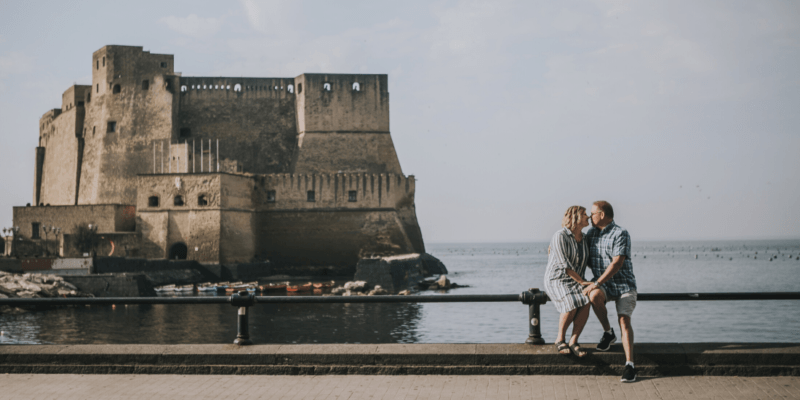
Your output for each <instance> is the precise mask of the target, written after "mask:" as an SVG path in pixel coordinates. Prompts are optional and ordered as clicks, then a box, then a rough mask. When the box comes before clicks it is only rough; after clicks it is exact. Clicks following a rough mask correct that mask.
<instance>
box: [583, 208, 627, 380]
mask: <svg viewBox="0 0 800 400" xmlns="http://www.w3.org/2000/svg"><path fill="white" fill-rule="evenodd" d="M591 221H592V227H591V228H589V230H588V232H586V234H585V235H584V240H586V241H587V242H586V244H587V245H588V246H589V267H590V268H591V269H592V274H593V275H594V278H592V282H586V283H585V284H584V285H585V287H584V289H583V293H584V294H585V295H587V296H588V297H589V300H590V301H591V303H592V309H593V310H594V313H595V315H597V319H599V320H600V324H601V325H603V331H604V333H603V337H602V339H601V340H600V343H599V344H598V345H597V350H599V351H608V350H609V349H610V348H611V345H612V344H614V342H616V341H617V337H616V335H614V329H613V328H611V324H610V323H609V322H608V311H607V310H606V303H607V302H609V301H613V302H614V303H615V305H616V307H617V316H618V317H619V329H620V332H621V333H622V347H623V348H624V349H625V359H626V360H627V362H626V363H625V371H624V372H623V373H622V379H620V380H621V381H622V382H635V381H636V368H635V366H634V364H633V327H632V326H631V314H633V309H634V308H636V278H635V277H634V276H633V263H631V237H630V235H628V231H626V230H625V229H623V228H622V227H620V226H619V225H617V224H615V223H614V209H613V208H612V207H611V204H609V203H608V202H607V201H603V200H600V201H596V202H594V204H593V205H592V215H591Z"/></svg>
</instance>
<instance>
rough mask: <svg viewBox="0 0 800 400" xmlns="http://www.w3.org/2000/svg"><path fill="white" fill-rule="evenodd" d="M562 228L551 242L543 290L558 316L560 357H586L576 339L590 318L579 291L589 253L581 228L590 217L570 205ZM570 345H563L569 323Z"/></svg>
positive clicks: (586, 298) (578, 207) (586, 299)
mask: <svg viewBox="0 0 800 400" xmlns="http://www.w3.org/2000/svg"><path fill="white" fill-rule="evenodd" d="M561 226H562V227H563V228H562V229H561V230H559V231H558V232H556V234H555V235H553V239H552V240H550V249H549V253H550V254H549V256H548V259H547V271H546V272H545V274H544V287H545V291H546V292H547V296H548V297H550V300H551V301H552V302H553V305H555V306H556V310H558V312H560V313H561V317H560V318H559V321H558V337H557V338H556V343H555V345H556V348H557V349H558V353H559V354H569V353H570V352H572V353H573V354H575V356H577V357H584V356H586V352H585V351H583V350H582V349H581V347H580V344H578V337H579V336H580V335H581V332H582V331H583V327H584V326H585V325H586V320H587V319H588V318H589V298H588V297H586V296H585V295H584V294H583V292H582V290H583V286H582V285H583V284H584V283H585V282H586V281H585V279H584V278H583V276H584V271H585V270H586V263H587V260H588V259H589V250H588V248H587V247H586V243H585V242H584V241H583V232H581V229H583V228H585V227H587V226H589V216H588V215H587V214H586V209H585V208H583V207H581V206H572V207H570V208H568V209H567V212H566V213H564V219H563V220H562V222H561ZM573 322H574V323H575V325H574V326H573V328H572V336H571V337H570V339H569V345H567V343H566V342H565V336H566V333H567V328H569V325H570V324H572V323H573Z"/></svg>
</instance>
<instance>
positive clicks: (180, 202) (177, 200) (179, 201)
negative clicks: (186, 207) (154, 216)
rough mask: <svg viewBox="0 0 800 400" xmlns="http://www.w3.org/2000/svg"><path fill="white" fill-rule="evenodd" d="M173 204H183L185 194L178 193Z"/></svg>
mask: <svg viewBox="0 0 800 400" xmlns="http://www.w3.org/2000/svg"><path fill="white" fill-rule="evenodd" d="M172 204H174V205H176V206H182V205H183V196H181V195H176V196H175V199H174V200H173V202H172Z"/></svg>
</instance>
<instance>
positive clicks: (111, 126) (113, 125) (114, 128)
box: [106, 121, 117, 132]
mask: <svg viewBox="0 0 800 400" xmlns="http://www.w3.org/2000/svg"><path fill="white" fill-rule="evenodd" d="M116 131H117V123H116V122H114V121H108V130H106V132H116Z"/></svg>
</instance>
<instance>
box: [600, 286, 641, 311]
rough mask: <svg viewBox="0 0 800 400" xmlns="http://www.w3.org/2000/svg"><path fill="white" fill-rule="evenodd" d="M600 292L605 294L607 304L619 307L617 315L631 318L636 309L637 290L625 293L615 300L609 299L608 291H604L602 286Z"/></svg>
mask: <svg viewBox="0 0 800 400" xmlns="http://www.w3.org/2000/svg"><path fill="white" fill-rule="evenodd" d="M600 290H601V291H602V292H603V296H604V297H605V298H606V303H608V302H609V301H613V302H614V305H615V306H616V307H617V315H619V316H623V315H627V316H629V317H630V316H631V314H633V309H634V308H636V297H637V295H638V293H636V291H635V290H631V291H630V292H625V293H623V294H621V295H619V296H616V297H614V298H609V297H608V295H607V294H606V290H605V289H603V287H602V286H600Z"/></svg>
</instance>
